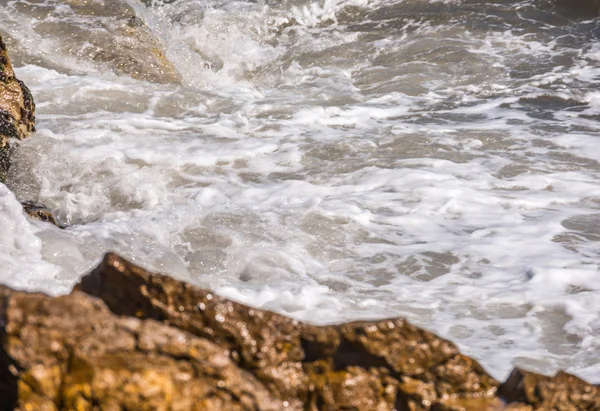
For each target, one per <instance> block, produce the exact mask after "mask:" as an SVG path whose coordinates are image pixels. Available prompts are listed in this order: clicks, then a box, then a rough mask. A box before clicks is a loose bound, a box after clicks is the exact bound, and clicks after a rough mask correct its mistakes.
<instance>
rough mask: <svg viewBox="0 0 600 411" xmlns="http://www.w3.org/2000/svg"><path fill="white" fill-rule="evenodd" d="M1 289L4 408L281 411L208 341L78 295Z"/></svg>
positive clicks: (0, 392)
mask: <svg viewBox="0 0 600 411" xmlns="http://www.w3.org/2000/svg"><path fill="white" fill-rule="evenodd" d="M0 294H1V295H2V303H3V304H2V307H3V308H2V312H1V317H2V320H3V324H5V326H4V330H3V333H2V338H1V342H2V345H3V351H2V352H3V361H1V362H0V363H1V365H2V370H1V371H0V380H1V381H2V382H4V385H3V386H2V387H1V388H0V398H2V399H3V400H4V401H7V402H10V407H14V406H17V405H18V407H19V409H21V410H27V409H31V410H42V409H48V410H57V409H67V410H75V409H76V410H91V409H104V410H110V409H136V410H142V409H148V410H149V409H153V410H167V409H173V410H193V409H197V410H204V409H228V410H229V409H230V410H249V409H265V410H275V409H279V408H280V403H278V402H276V401H274V399H273V398H272V396H271V394H270V393H269V392H268V391H267V390H266V389H265V388H264V387H263V386H262V384H260V383H259V382H258V381H257V380H256V378H254V377H253V376H252V374H250V373H248V372H247V371H245V370H243V369H241V368H239V367H237V366H236V364H235V363H234V362H233V361H231V360H230V358H229V356H228V355H227V351H226V350H224V349H223V348H222V347H220V346H218V345H216V344H215V343H212V342H210V341H208V340H206V339H203V338H198V337H195V336H193V335H192V334H190V333H187V332H185V331H182V330H178V329H176V328H174V327H169V326H168V325H165V324H161V323H159V322H156V321H153V320H146V321H141V320H139V319H135V318H124V317H118V316H116V315H114V314H112V313H111V312H110V311H109V310H108V309H107V307H106V305H104V304H103V303H102V302H101V301H99V300H97V299H94V298H90V297H89V296H87V295H85V294H83V293H80V292H74V293H72V294H71V295H68V296H63V297H58V298H51V297H48V296H45V295H41V294H27V293H21V292H14V291H9V290H7V289H5V288H4V289H2V290H0ZM7 399H9V400H7ZM3 405H6V403H3ZM10 407H9V408H4V409H13V408H10Z"/></svg>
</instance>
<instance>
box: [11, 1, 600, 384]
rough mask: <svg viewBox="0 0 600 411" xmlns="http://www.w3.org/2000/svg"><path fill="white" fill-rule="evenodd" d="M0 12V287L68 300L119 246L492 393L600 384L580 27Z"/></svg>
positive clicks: (597, 97) (598, 207)
mask: <svg viewBox="0 0 600 411" xmlns="http://www.w3.org/2000/svg"><path fill="white" fill-rule="evenodd" d="M2 3H3V5H2V7H1V8H0V32H2V33H3V34H4V35H5V37H7V40H8V44H9V46H10V48H11V55H12V57H13V60H14V62H15V65H16V67H17V70H16V71H17V74H18V76H19V77H20V78H21V79H22V80H24V81H25V82H26V83H27V84H28V85H29V86H30V88H31V89H32V92H33V94H34V96H35V98H36V102H37V107H38V132H37V133H36V134H35V135H34V136H33V137H32V138H31V139H29V140H26V141H24V142H23V143H22V144H21V146H20V148H19V151H18V155H17V158H16V160H15V164H14V167H13V169H12V176H11V180H10V183H9V187H10V189H11V190H12V191H13V192H14V193H15V194H12V193H11V192H10V191H8V189H7V188H6V187H4V186H1V185H0V209H1V210H0V236H1V238H2V240H0V264H1V265H2V270H1V271H2V274H1V278H0V280H1V281H2V282H3V283H5V284H9V285H12V286H15V287H19V288H24V289H31V290H43V291H45V292H47V293H52V294H60V293H67V292H68V291H69V290H70V288H71V287H72V286H73V284H74V283H75V282H76V281H77V280H78V278H79V277H80V276H81V275H83V274H84V273H86V272H87V271H88V270H89V269H90V268H91V267H93V266H94V265H95V264H97V263H98V261H99V259H100V258H101V256H102V255H103V254H104V253H105V252H107V251H111V250H114V251H117V252H119V253H120V254H122V255H124V256H126V257H128V258H130V259H132V260H133V261H135V262H137V263H139V264H141V265H142V266H145V267H146V268H148V269H151V270H157V271H162V272H166V273H169V274H170V275H173V276H175V277H177V278H180V279H183V280H187V281H190V282H193V283H195V284H198V285H200V286H202V287H210V288H212V289H214V290H216V291H217V292H218V293H219V294H221V295H224V296H227V297H230V298H233V299H236V300H238V301H242V302H245V303H248V304H251V305H254V306H259V307H263V308H266V309H270V310H274V311H278V312H281V313H284V314H286V315H290V316H292V317H295V318H299V319H304V320H308V321H310V322H313V323H321V324H322V323H333V322H340V321H345V320H353V319H372V318H381V317H386V316H406V317H408V318H409V319H410V320H412V321H413V322H414V323H416V324H419V325H422V326H424V327H426V328H428V329H430V330H433V331H435V332H437V333H439V334H441V335H442V336H444V337H447V338H450V339H451V340H453V341H455V342H457V343H458V344H459V345H460V346H461V348H462V350H463V352H465V353H466V354H469V355H472V356H474V357H475V358H477V359H479V360H480V361H481V362H482V364H483V365H484V366H485V367H486V368H487V369H488V370H489V371H490V372H491V373H492V374H493V375H494V376H496V377H497V378H504V377H505V376H506V374H507V373H508V371H509V370H510V369H511V368H512V366H513V365H520V366H523V367H526V368H529V369H533V370H537V371H541V372H545V373H550V372H552V371H555V370H556V369H557V368H566V369H568V370H569V371H571V372H574V373H576V374H578V375H580V376H583V377H585V378H587V379H589V380H590V381H592V382H600V355H598V352H599V350H600V271H599V266H600V185H599V181H600V123H599V120H600V41H599V39H600V19H598V18H597V17H596V16H597V8H593V7H589V8H588V7H586V4H585V2H584V1H583V0H582V1H580V3H581V4H577V3H576V2H566V1H565V4H564V5H563V4H560V2H558V1H557V2H551V1H544V0H537V1H533V0H530V1H473V0H465V1H462V0H456V1H447V2H444V1H427V0H400V1H396V0H310V1H308V0H282V1H279V0H277V1H276V0H269V1H267V2H263V1H259V2H254V1H249V2H246V1H233V0H222V1H216V0H215V1H209V0H202V1H201V0H178V1H174V2H170V3H168V4H162V2H158V1H153V2H152V1H150V0H148V1H147V2H146V4H143V3H139V2H137V0H131V1H129V2H127V1H126V0H67V1H57V0H28V1H26V0H17V1H7V0H3V2H2ZM589 3H592V1H590V2H589ZM123 10H135V13H136V15H137V17H135V18H131V16H130V17H128V18H127V19H126V20H127V21H126V23H124V22H123V21H124V20H123V19H124V17H123V16H126V14H127V12H126V11H123ZM147 28H149V31H148V32H149V33H151V35H145V34H143V33H142V34H139V31H136V30H143V29H147ZM136 33H137V34H136ZM146 34H147V33H146ZM152 41H154V43H153V42H152ZM157 48H164V50H166V56H165V55H163V56H161V55H160V52H159V51H157ZM161 64H162V66H161ZM127 73H129V74H130V75H127ZM17 199H18V200H21V201H25V200H33V201H37V202H41V203H44V204H45V205H47V206H49V207H51V208H53V209H54V210H55V211H56V212H57V214H58V216H59V218H60V219H61V220H62V221H63V222H64V223H67V224H69V225H70V227H69V228H68V229H66V230H60V229H58V228H55V227H53V226H50V225H48V224H45V223H38V222H33V221H29V220H27V219H26V218H25V217H24V216H23V214H22V211H21V208H20V205H19V203H18V201H17Z"/></svg>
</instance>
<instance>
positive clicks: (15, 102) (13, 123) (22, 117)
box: [0, 36, 35, 183]
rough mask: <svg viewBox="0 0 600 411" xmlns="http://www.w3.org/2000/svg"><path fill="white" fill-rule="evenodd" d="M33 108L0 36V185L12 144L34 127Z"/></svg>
mask: <svg viewBox="0 0 600 411" xmlns="http://www.w3.org/2000/svg"><path fill="white" fill-rule="evenodd" d="M34 124H35V104H34V102H33V97H32V96H31V93H30V92H29V89H28V88H27V86H26V85H25V84H24V83H23V82H22V81H20V80H18V79H17V78H16V77H15V72H14V71H13V68H12V65H11V63H10V58H9V57H8V52H7V50H6V46H5V44H4V41H3V39H2V36H0V182H2V183H4V182H5V181H6V173H7V172H8V168H9V167H10V154H11V151H12V147H11V145H12V141H13V140H22V139H23V138H25V137H27V136H28V135H29V133H31V132H32V131H33V130H34V129H35V127H34Z"/></svg>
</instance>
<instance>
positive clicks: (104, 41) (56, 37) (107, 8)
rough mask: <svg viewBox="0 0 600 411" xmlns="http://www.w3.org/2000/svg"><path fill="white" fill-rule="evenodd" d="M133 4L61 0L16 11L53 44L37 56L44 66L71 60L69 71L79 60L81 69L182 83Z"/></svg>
mask: <svg viewBox="0 0 600 411" xmlns="http://www.w3.org/2000/svg"><path fill="white" fill-rule="evenodd" d="M132 4H135V2H131V4H130V2H128V1H127V0H63V1H60V2H20V3H18V4H17V5H15V6H14V7H15V9H16V10H17V11H18V15H19V17H18V18H19V19H29V20H30V21H32V22H33V23H32V24H33V30H34V31H35V33H36V34H37V35H39V36H40V37H41V38H45V39H50V40H51V41H52V42H53V43H54V47H53V49H52V50H51V52H48V53H46V54H45V55H43V53H41V51H43V50H40V51H38V53H37V54H38V56H42V55H43V57H42V58H43V59H44V62H43V64H44V65H46V66H59V67H62V65H64V64H65V63H64V61H65V60H68V61H70V62H71V64H69V66H64V67H63V68H64V70H71V69H72V68H73V64H72V60H73V57H75V58H76V59H77V60H79V61H81V62H82V63H84V64H83V65H82V66H83V67H85V66H87V67H89V63H90V62H92V63H94V64H95V65H96V66H97V67H99V68H108V69H110V70H112V71H113V72H115V73H117V74H123V75H127V76H131V77H133V78H136V79H142V80H147V81H152V82H157V83H177V82H179V81H181V77H180V75H179V73H178V71H177V70H176V68H175V66H174V65H173V64H172V63H171V62H170V61H169V60H168V59H167V57H166V54H165V50H164V47H163V45H162V43H161V42H160V40H159V39H158V38H157V37H156V36H155V35H154V34H153V33H152V31H151V30H150V28H149V27H148V26H147V25H146V23H145V22H144V20H143V19H141V18H140V16H138V15H137V13H136V9H135V8H134V7H132ZM140 7H144V6H143V5H141V4H140ZM57 56H58V57H59V58H56V57H57ZM87 69H88V68H86V70H87Z"/></svg>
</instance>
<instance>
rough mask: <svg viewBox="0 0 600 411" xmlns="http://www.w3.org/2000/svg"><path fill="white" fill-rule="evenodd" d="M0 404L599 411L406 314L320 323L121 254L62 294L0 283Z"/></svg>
mask: <svg viewBox="0 0 600 411" xmlns="http://www.w3.org/2000/svg"><path fill="white" fill-rule="evenodd" d="M0 302H1V304H0V324H1V327H0V347H1V348H0V358H1V359H0V381H1V385H0V398H2V399H3V401H4V402H3V404H2V405H3V406H4V408H2V409H7V410H8V409H19V410H58V409H65V410H94V409H102V410H125V409H135V410H171V409H172V410H192V409H194V410H205V409H214V410H225V409H226V410H279V409H290V410H341V409H345V410H350V409H355V410H394V409H395V410H551V409H554V410H597V409H600V389H599V388H598V387H596V386H592V385H590V384H587V383H586V382H584V381H582V380H580V379H578V378H576V377H574V376H571V375H568V374H564V373H559V374H558V375H557V376H555V377H544V376H541V375H537V374H534V373H530V372H527V371H523V370H514V371H513V373H512V374H511V375H510V377H509V378H508V380H507V381H506V382H504V383H499V382H498V381H496V380H494V379H493V378H492V377H491V376H489V375H488V374H487V373H486V372H485V370H483V369H482V368H481V367H480V366H479V364H478V363H477V362H476V361H474V360H472V359H470V358H468V357H466V356H464V355H462V354H461V353H460V352H459V351H458V349H457V348H456V346H455V345H454V344H452V343H451V342H449V341H446V340H444V339H442V338H439V337H437V336H435V335H434V334H432V333H430V332H427V331H425V330H422V329H419V328H417V327H415V326H413V325H411V324H409V323H408V322H407V321H406V320H404V319H401V318H395V319H389V320H382V321H373V322H356V323H349V324H342V325H337V326H326V327H317V326H312V325H309V324H303V323H300V322H297V321H294V320H291V319H289V318H286V317H284V316H281V315H278V314H274V313H271V312H268V311H263V310H259V309H255V308H250V307H247V306H244V305H242V304H238V303H235V302H233V301H229V300H227V299H224V298H221V297H219V296H217V295H215V294H213V293H212V292H210V291H206V290H202V289H199V288H196V287H194V286H191V285H188V284H185V283H182V282H179V281H177V280H174V279H172V278H170V277H168V276H165V275H161V274H153V273H149V272H147V271H145V270H143V269H142V268H140V267H138V266H136V265H134V264H132V263H130V262H128V261H126V260H124V259H123V258H121V257H119V256H118V255H116V254H108V255H106V257H105V258H104V260H103V261H102V263H101V264H100V265H99V266H98V267H97V268H96V269H95V270H94V271H92V272H91V273H90V274H88V275H87V276H85V277H83V278H82V280H81V282H80V283H79V284H78V285H77V286H76V287H75V289H74V290H73V292H72V293H71V294H70V295H66V296H61V297H49V296H46V295H43V294H36V293H26V292H20V291H15V290H11V289H8V288H6V287H1V288H0Z"/></svg>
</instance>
